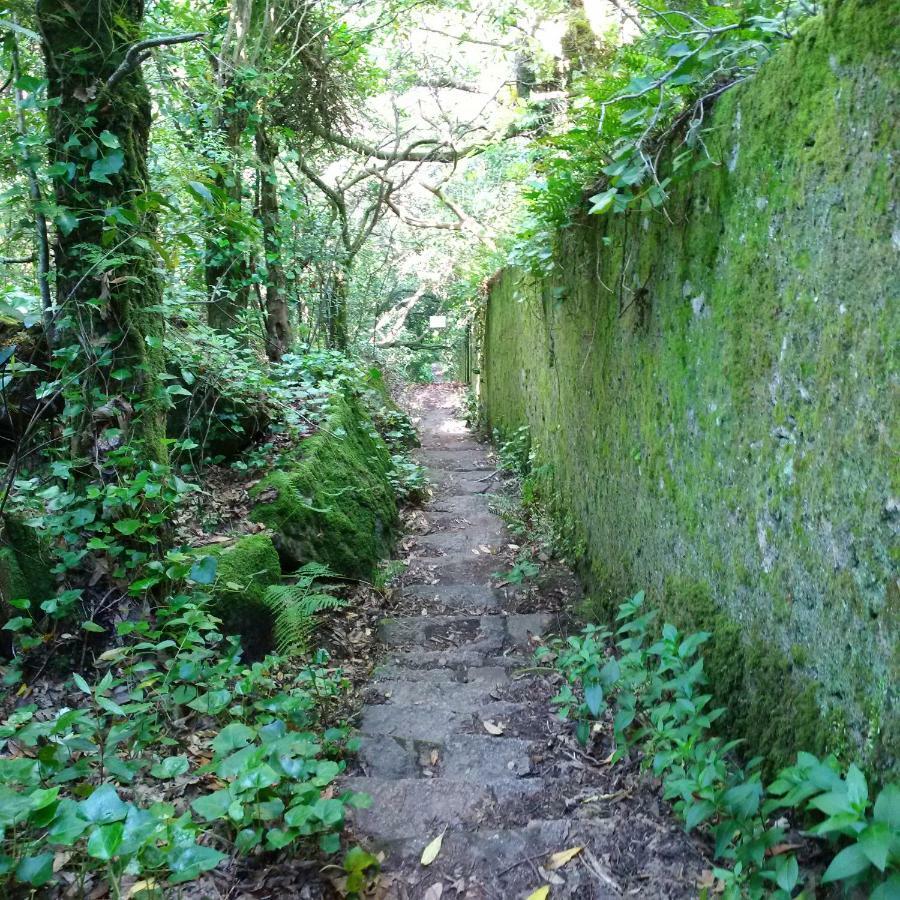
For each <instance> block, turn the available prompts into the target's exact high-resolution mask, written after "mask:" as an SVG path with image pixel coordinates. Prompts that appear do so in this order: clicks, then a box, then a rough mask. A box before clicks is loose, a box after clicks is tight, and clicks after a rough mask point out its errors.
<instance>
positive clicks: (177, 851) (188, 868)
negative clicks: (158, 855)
mask: <svg viewBox="0 0 900 900" xmlns="http://www.w3.org/2000/svg"><path fill="white" fill-rule="evenodd" d="M227 858H228V857H227V855H226V854H225V853H220V852H219V851H218V850H213V848H212V847H201V846H200V845H199V844H188V845H187V846H186V847H185V846H176V847H175V848H174V849H172V850H171V851H170V852H169V853H168V855H167V856H166V862H167V863H168V864H169V869H170V871H171V873H172V874H171V876H170V879H169V880H170V881H171V882H172V883H173V884H180V883H181V882H183V881H193V880H194V879H195V878H196V877H197V876H198V875H201V874H202V873H203V872H208V871H209V870H210V869H214V868H215V867H216V866H217V865H218V864H219V863H220V862H221V861H222V860H223V859H227Z"/></svg>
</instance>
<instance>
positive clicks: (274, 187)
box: [256, 121, 294, 362]
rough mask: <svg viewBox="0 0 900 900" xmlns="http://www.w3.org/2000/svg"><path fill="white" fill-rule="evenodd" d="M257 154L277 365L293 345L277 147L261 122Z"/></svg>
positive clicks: (269, 325)
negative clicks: (281, 226) (282, 259)
mask: <svg viewBox="0 0 900 900" xmlns="http://www.w3.org/2000/svg"><path fill="white" fill-rule="evenodd" d="M256 155H257V158H258V159H259V211H260V220H261V221H262V229H263V247H264V248H265V260H266V354H267V355H268V357H269V359H271V360H272V361H273V362H277V361H278V360H279V359H281V357H282V356H283V355H284V354H285V353H286V352H287V351H288V349H289V348H290V346H291V344H292V343H293V342H294V335H293V332H292V329H291V317H290V310H289V309H288V302H287V289H286V285H287V281H286V279H285V277H284V267H283V266H282V264H281V235H280V231H279V226H280V219H279V216H280V210H279V208H278V181H277V178H276V175H275V159H276V157H277V156H278V145H277V144H276V143H275V141H274V140H272V138H271V137H270V135H269V134H268V132H267V130H266V125H265V122H264V121H260V123H259V125H258V126H257V129H256Z"/></svg>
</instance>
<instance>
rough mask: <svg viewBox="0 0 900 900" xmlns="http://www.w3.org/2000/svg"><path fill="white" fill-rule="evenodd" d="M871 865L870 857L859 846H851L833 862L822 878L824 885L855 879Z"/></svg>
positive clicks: (842, 851)
mask: <svg viewBox="0 0 900 900" xmlns="http://www.w3.org/2000/svg"><path fill="white" fill-rule="evenodd" d="M870 865H871V863H870V862H869V857H868V856H866V854H865V853H863V851H862V848H861V847H860V846H859V844H851V845H850V846H849V847H845V848H844V849H843V850H841V852H840V853H838V855H837V856H836V857H835V858H834V859H833V860H832V861H831V865H830V866H829V867H828V868H827V869H826V870H825V874H824V875H823V876H822V884H830V883H831V882H832V881H844V880H845V879H847V878H853V877H854V876H855V875H859V874H860V872H865V871H866V869H868V868H869V866H870Z"/></svg>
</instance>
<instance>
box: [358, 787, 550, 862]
mask: <svg viewBox="0 0 900 900" xmlns="http://www.w3.org/2000/svg"><path fill="white" fill-rule="evenodd" d="M341 789H342V790H349V791H355V792H358V793H364V794H368V795H369V796H370V797H371V798H372V804H371V806H370V807H369V808H368V809H357V810H353V811H352V813H351V818H352V823H353V826H354V829H355V830H356V831H358V832H361V833H363V834H365V835H366V836H367V837H368V838H370V839H371V840H372V841H374V843H375V845H376V846H378V845H379V844H382V843H384V842H395V841H398V840H402V841H410V842H411V845H410V846H408V847H407V848H404V849H405V851H406V852H411V853H413V854H420V853H421V851H422V849H423V848H424V847H425V845H426V844H428V843H429V842H430V841H431V840H432V839H433V838H435V837H437V835H439V834H440V833H441V831H443V830H444V829H445V828H453V827H461V826H462V827H464V826H468V827H470V828H477V827H478V826H479V825H481V824H482V823H483V822H484V821H485V820H487V819H489V818H490V817H491V816H492V815H493V814H495V813H496V811H497V810H498V808H503V807H504V806H505V805H507V804H511V803H514V802H517V801H519V802H521V801H523V800H529V799H531V798H535V797H537V796H538V795H539V794H540V793H541V791H542V790H543V789H544V785H543V784H542V783H541V782H540V781H538V780H536V779H529V778H520V779H515V778H511V779H505V780H502V781H494V782H485V781H482V782H480V783H473V782H472V781H471V780H468V779H449V778H433V779H429V778H374V777H365V776H353V777H350V778H344V779H342V780H341ZM395 849H396V848H395ZM404 855H406V854H405V852H404Z"/></svg>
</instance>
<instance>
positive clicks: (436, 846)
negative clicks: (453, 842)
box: [422, 831, 444, 866]
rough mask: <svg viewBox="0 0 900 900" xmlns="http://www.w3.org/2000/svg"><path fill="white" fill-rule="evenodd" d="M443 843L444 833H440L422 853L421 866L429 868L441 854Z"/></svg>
mask: <svg viewBox="0 0 900 900" xmlns="http://www.w3.org/2000/svg"><path fill="white" fill-rule="evenodd" d="M443 842H444V832H443V831H442V832H441V833H440V834H439V835H438V836H437V837H436V838H435V839H434V840H433V841H432V842H431V843H430V844H429V845H428V846H427V847H426V848H425V849H424V850H423V851H422V865H423V866H430V865H431V864H432V863H433V862H434V861H435V860H436V859H437V856H438V853H440V852H441V844H442V843H443Z"/></svg>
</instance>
